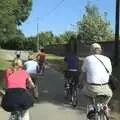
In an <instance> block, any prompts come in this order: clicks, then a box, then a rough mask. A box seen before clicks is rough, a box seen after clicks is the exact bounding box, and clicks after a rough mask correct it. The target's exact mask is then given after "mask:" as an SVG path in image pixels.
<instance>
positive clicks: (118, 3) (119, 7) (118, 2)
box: [114, 0, 120, 66]
mask: <svg viewBox="0 0 120 120" xmlns="http://www.w3.org/2000/svg"><path fill="white" fill-rule="evenodd" d="M119 13H120V0H116V16H115V44H114V65H115V66H117V65H118V62H119V20H120V19H119V18H120V17H119Z"/></svg>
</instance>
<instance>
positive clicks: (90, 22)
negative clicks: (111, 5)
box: [77, 3, 113, 43]
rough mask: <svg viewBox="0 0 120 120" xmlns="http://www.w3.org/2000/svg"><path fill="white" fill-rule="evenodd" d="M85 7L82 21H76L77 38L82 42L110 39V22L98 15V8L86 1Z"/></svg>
mask: <svg viewBox="0 0 120 120" xmlns="http://www.w3.org/2000/svg"><path fill="white" fill-rule="evenodd" d="M85 9H86V14H84V15H83V19H82V21H78V22H77V27H78V39H79V40H80V41H81V42H82V43H89V42H99V41H109V40H112V35H113V33H112V30H111V28H110V23H109V22H108V21H107V20H106V19H105V17H102V16H100V13H99V10H98V8H97V7H96V6H95V5H91V4H90V3H88V4H87V6H86V8H85Z"/></svg>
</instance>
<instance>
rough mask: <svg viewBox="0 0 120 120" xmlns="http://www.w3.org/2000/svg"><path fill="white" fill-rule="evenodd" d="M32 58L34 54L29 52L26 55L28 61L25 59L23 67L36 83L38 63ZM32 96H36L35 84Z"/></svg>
mask: <svg viewBox="0 0 120 120" xmlns="http://www.w3.org/2000/svg"><path fill="white" fill-rule="evenodd" d="M33 59H34V56H33V54H30V55H29V56H28V61H26V62H25V63H24V67H25V69H26V71H27V72H28V73H29V74H30V76H31V78H32V80H33V82H34V83H35V84H36V82H37V75H38V74H37V71H38V67H39V65H38V63H37V61H35V60H33ZM34 93H35V94H34V97H35V98H36V99H37V98H38V90H37V86H36V89H35V92H34Z"/></svg>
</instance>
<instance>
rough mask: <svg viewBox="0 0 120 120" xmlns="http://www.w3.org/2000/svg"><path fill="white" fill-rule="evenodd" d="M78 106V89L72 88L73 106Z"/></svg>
mask: <svg viewBox="0 0 120 120" xmlns="http://www.w3.org/2000/svg"><path fill="white" fill-rule="evenodd" d="M77 105H78V96H77V90H76V88H74V87H73V88H72V106H73V107H76V106H77Z"/></svg>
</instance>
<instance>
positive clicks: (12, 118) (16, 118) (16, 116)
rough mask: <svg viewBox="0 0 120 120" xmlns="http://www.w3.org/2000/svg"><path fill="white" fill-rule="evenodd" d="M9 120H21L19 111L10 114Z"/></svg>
mask: <svg viewBox="0 0 120 120" xmlns="http://www.w3.org/2000/svg"><path fill="white" fill-rule="evenodd" d="M9 120H22V114H21V112H19V111H16V112H13V113H11V116H10V118H9Z"/></svg>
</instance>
